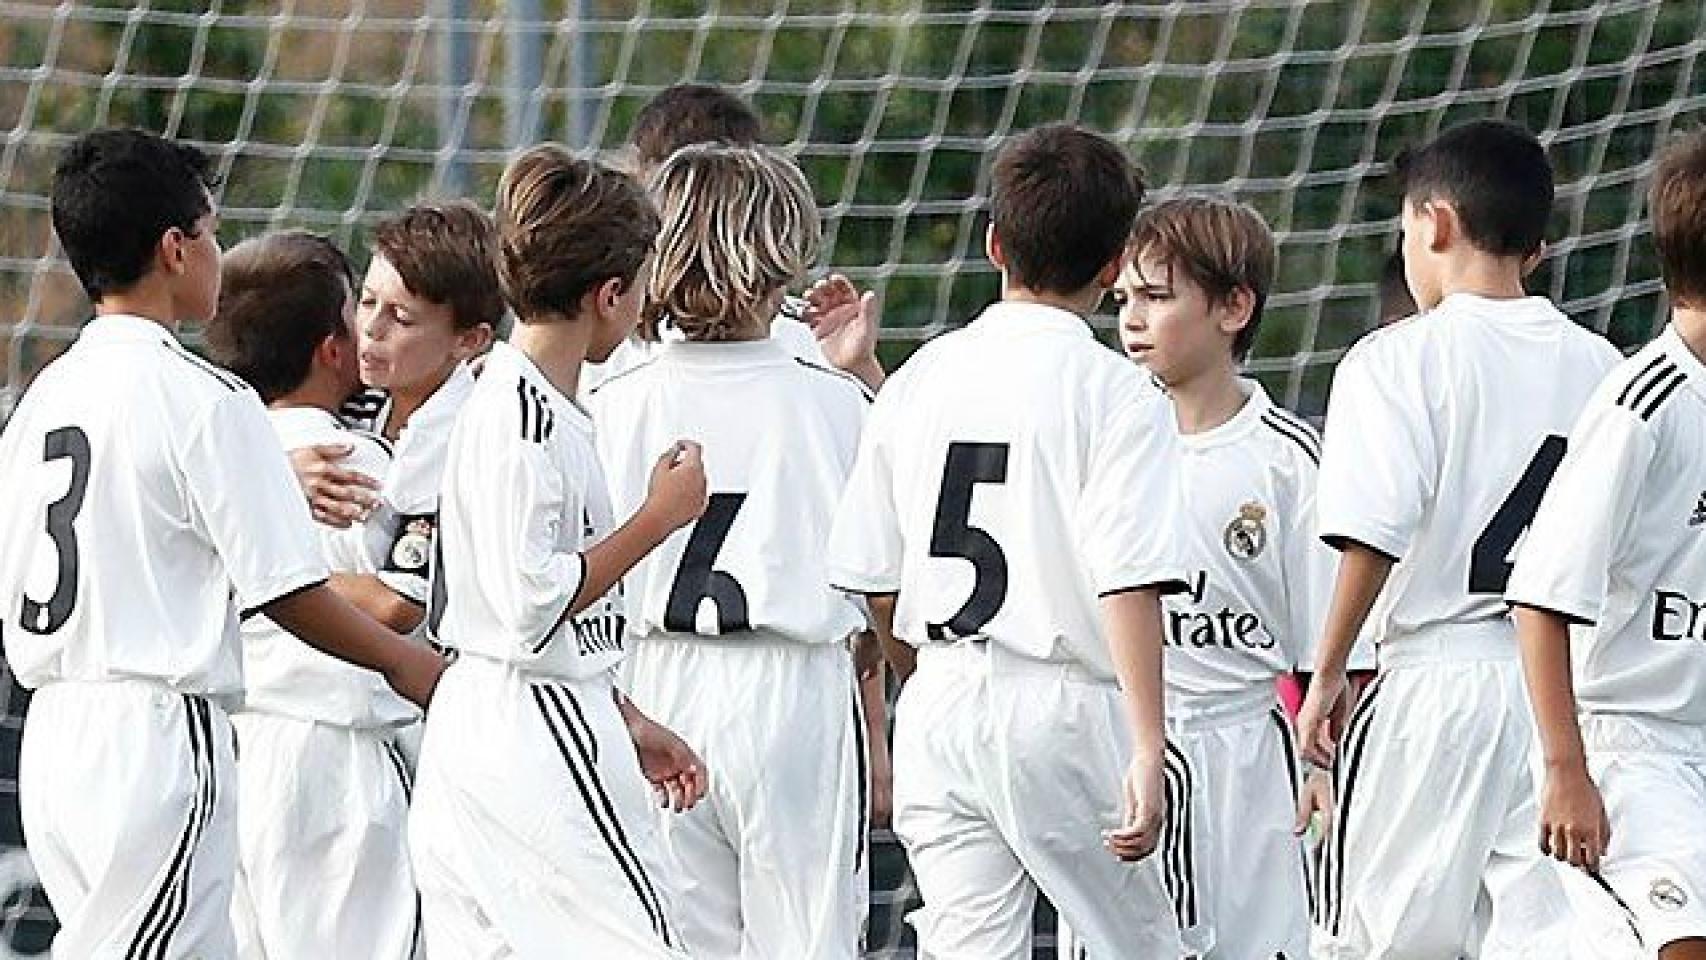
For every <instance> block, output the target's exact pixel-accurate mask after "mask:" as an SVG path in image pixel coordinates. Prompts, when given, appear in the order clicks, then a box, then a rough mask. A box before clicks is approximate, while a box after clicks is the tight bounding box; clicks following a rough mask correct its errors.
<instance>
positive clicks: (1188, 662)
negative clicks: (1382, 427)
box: [1163, 380, 1367, 704]
mask: <svg viewBox="0 0 1706 960" xmlns="http://www.w3.org/2000/svg"><path fill="white" fill-rule="evenodd" d="M1244 388H1245V391H1246V393H1247V394H1248V395H1249V399H1248V400H1247V401H1245V403H1244V406H1243V408H1242V409H1240V410H1239V411H1238V413H1237V414H1236V415H1234V416H1233V417H1232V419H1230V420H1228V421H1226V422H1225V423H1223V424H1221V425H1220V426H1218V427H1215V428H1214V429H1212V430H1205V431H1202V432H1200V433H1189V434H1181V435H1180V437H1179V441H1180V447H1181V450H1180V477H1181V480H1180V484H1179V489H1180V495H1181V497H1182V498H1183V500H1184V507H1183V511H1182V513H1181V514H1180V517H1179V520H1178V522H1177V523H1176V524H1175V526H1176V527H1177V528H1178V529H1179V536H1180V537H1181V538H1182V539H1183V541H1184V546H1185V548H1186V549H1187V551H1188V555H1187V559H1188V560H1189V561H1190V562H1191V567H1190V578H1189V581H1188V582H1189V589H1188V590H1187V591H1186V592H1184V593H1175V594H1171V595H1169V596H1168V597H1167V598H1166V599H1165V601H1164V603H1165V606H1166V612H1165V613H1164V614H1163V617H1164V619H1165V622H1166V628H1167V629H1166V633H1165V634H1164V636H1165V638H1166V641H1167V660H1166V666H1167V670H1166V676H1167V691H1168V694H1169V696H1170V698H1172V699H1173V700H1174V701H1176V702H1180V703H1185V704H1193V703H1195V702H1196V701H1206V702H1209V703H1212V702H1213V701H1215V700H1217V699H1221V698H1225V697H1229V696H1236V695H1239V694H1246V693H1250V692H1251V691H1253V690H1255V689H1256V688H1258V687H1260V688H1262V689H1264V690H1271V689H1272V687H1273V680H1274V677H1276V676H1277V675H1279V674H1281V673H1287V672H1291V671H1294V670H1307V669H1309V668H1311V667H1312V666H1314V662H1315V657H1314V653H1315V640H1316V635H1317V634H1318V633H1319V632H1320V627H1321V622H1322V620H1323V619H1324V618H1325V616H1326V611H1327V603H1328V600H1329V599H1330V598H1331V596H1332V589H1333V557H1334V554H1333V550H1332V548H1330V547H1328V546H1327V545H1326V544H1325V543H1322V542H1321V540H1320V539H1319V538H1318V537H1316V536H1315V476H1316V472H1317V469H1318V468H1317V464H1318V463H1319V462H1320V457H1321V438H1320V436H1319V435H1318V434H1317V433H1316V432H1315V428H1314V427H1312V426H1310V425H1309V424H1308V423H1306V422H1304V420H1303V418H1301V417H1299V416H1297V415H1295V414H1293V413H1291V412H1289V411H1287V410H1285V409H1283V408H1280V407H1278V406H1275V405H1274V402H1273V401H1272V400H1271V399H1269V397H1268V393H1267V391H1266V390H1264V389H1263V388H1262V385H1261V384H1259V383H1257V382H1255V381H1253V380H1251V381H1245V382H1244ZM1360 649H1361V648H1360V647H1359V650H1360ZM1364 659H1365V660H1366V658H1364ZM1366 665H1367V664H1366V663H1358V664H1355V665H1354V666H1356V667H1359V668H1360V667H1363V666H1366Z"/></svg>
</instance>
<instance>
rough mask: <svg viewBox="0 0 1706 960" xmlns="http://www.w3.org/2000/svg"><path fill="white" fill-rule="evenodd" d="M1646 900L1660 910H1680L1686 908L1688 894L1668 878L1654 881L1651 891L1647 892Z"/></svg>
mask: <svg viewBox="0 0 1706 960" xmlns="http://www.w3.org/2000/svg"><path fill="white" fill-rule="evenodd" d="M1647 899H1648V900H1651V901H1652V902H1653V906H1655V907H1658V908H1659V909H1660V910H1681V909H1682V908H1683V907H1686V906H1688V892H1687V891H1686V890H1683V889H1682V888H1681V887H1679V886H1677V883H1676V881H1675V880H1672V879H1670V878H1669V877H1660V878H1658V879H1657V880H1654V881H1653V887H1652V889H1650V890H1648V891H1647Z"/></svg>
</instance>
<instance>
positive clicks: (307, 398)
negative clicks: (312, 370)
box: [267, 374, 354, 416]
mask: <svg viewBox="0 0 1706 960" xmlns="http://www.w3.org/2000/svg"><path fill="white" fill-rule="evenodd" d="M353 392H354V390H353V389H343V387H342V385H340V384H337V383H334V382H332V381H331V380H330V379H329V378H320V377H315V376H313V375H312V374H310V375H309V377H308V379H306V380H304V381H302V383H301V385H300V386H298V387H297V388H296V389H295V390H292V391H290V392H289V393H286V394H282V395H280V396H279V397H278V398H277V399H275V400H273V402H271V403H269V404H267V409H269V410H287V409H291V408H311V409H314V410H324V411H325V412H327V413H330V414H332V415H334V416H336V415H337V412H338V407H340V406H342V405H343V402H344V398H345V397H347V396H349V395H350V394H351V393H353Z"/></svg>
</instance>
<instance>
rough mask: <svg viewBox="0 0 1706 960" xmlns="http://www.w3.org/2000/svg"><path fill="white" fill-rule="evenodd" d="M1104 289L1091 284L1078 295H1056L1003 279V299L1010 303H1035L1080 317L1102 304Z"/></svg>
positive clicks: (1050, 291)
mask: <svg viewBox="0 0 1706 960" xmlns="http://www.w3.org/2000/svg"><path fill="white" fill-rule="evenodd" d="M1102 293H1103V291H1102V288H1101V287H1098V286H1096V285H1095V284H1091V285H1090V286H1088V287H1085V288H1084V289H1082V290H1080V291H1078V292H1077V293H1056V292H1054V291H1053V290H1031V289H1029V288H1027V287H1021V286H1019V285H1018V284H1016V283H1012V282H1010V281H1008V280H1006V279H1005V277H1003V279H1002V282H1001V299H1002V300H1005V301H1007V302H1008V303H1035V304H1040V305H1042V306H1045V307H1054V308H1055V309H1056V310H1065V311H1066V312H1067V313H1075V314H1077V315H1079V316H1080V317H1082V316H1086V315H1088V314H1089V313H1090V312H1091V311H1092V310H1095V309H1096V304H1098V303H1101V302H1102Z"/></svg>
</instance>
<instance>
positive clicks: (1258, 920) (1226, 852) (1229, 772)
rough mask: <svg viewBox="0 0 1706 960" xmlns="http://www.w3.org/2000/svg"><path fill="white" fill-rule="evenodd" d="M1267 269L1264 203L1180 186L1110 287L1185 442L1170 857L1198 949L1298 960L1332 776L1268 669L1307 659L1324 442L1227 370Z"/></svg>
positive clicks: (1263, 295)
mask: <svg viewBox="0 0 1706 960" xmlns="http://www.w3.org/2000/svg"><path fill="white" fill-rule="evenodd" d="M1274 268H1275V252H1274V240H1273V235H1272V234H1271V233H1270V232H1269V231H1268V226H1267V224H1266V223H1265V222H1263V220H1262V217H1261V214H1258V213H1257V212H1256V211H1255V210H1253V209H1251V208H1250V207H1248V206H1245V205H1243V204H1239V203H1236V202H1233V201H1231V200H1225V199H1220V198H1215V197H1204V196H1187V197H1181V198H1178V199H1173V200H1168V201H1164V202H1162V203H1160V204H1157V205H1155V206H1153V207H1150V208H1148V209H1146V210H1144V211H1143V212H1142V213H1140V214H1138V217H1137V223H1136V225H1135V226H1134V227H1133V229H1132V239H1131V261H1130V263H1128V264H1127V266H1126V268H1125V270H1124V271H1122V272H1121V274H1120V280H1119V284H1118V285H1117V286H1116V287H1115V288H1114V291H1115V292H1114V295H1115V298H1116V300H1117V301H1118V302H1119V304H1120V340H1121V342H1122V344H1123V345H1124V347H1125V349H1126V352H1127V354H1128V355H1130V356H1131V357H1132V359H1134V360H1136V361H1138V362H1139V363H1141V364H1143V365H1144V367H1145V368H1147V369H1148V371H1149V373H1150V374H1151V375H1152V376H1154V377H1155V379H1156V380H1157V381H1158V382H1159V383H1160V384H1161V385H1162V387H1163V388H1164V389H1165V390H1166V391H1167V394H1168V397H1169V398H1170V399H1171V400H1172V405H1173V415H1174V417H1175V419H1176V420H1177V422H1178V428H1179V433H1180V440H1181V443H1182V447H1183V449H1182V457H1181V463H1180V470H1181V473H1180V482H1179V489H1180V490H1181V492H1182V496H1183V501H1184V502H1183V508H1182V512H1181V514H1180V521H1179V523H1178V524H1177V525H1176V526H1177V527H1178V533H1179V536H1180V537H1181V539H1182V540H1183V542H1184V545H1185V548H1186V551H1187V553H1188V557H1187V559H1188V560H1189V561H1190V564H1191V566H1190V579H1189V590H1188V591H1186V592H1184V593H1175V594H1171V595H1169V596H1168V597H1166V598H1165V601H1164V617H1165V623H1166V631H1165V633H1164V635H1163V639H1164V642H1165V643H1166V680H1167V725H1168V734H1169V738H1170V740H1171V741H1172V742H1173V743H1174V744H1176V745H1178V747H1179V748H1180V749H1181V750H1182V751H1183V752H1184V754H1185V757H1186V759H1188V760H1189V761H1190V765H1191V769H1192V772H1193V773H1195V775H1196V777H1197V781H1196V792H1197V794H1198V795H1199V797H1200V798H1201V800H1202V804H1201V806H1200V807H1199V808H1198V811H1197V813H1198V815H1199V816H1198V820H1197V822H1196V827H1197V829H1196V831H1195V836H1194V837H1192V838H1190V841H1189V842H1190V844H1191V850H1190V854H1191V855H1190V856H1189V857H1188V858H1186V859H1185V860H1184V861H1183V862H1184V864H1185V866H1186V868H1187V869H1192V870H1193V873H1192V874H1191V876H1190V877H1189V878H1188V879H1189V880H1191V881H1192V882H1193V884H1194V885H1195V887H1196V889H1197V894H1198V895H1197V902H1198V907H1199V909H1200V912H1201V914H1202V916H1203V921H1204V925H1205V926H1207V927H1209V928H1211V929H1212V930H1213V947H1212V949H1211V950H1210V952H1208V953H1207V954H1205V955H1204V956H1206V957H1216V958H1245V957H1273V956H1276V955H1280V956H1286V957H1295V958H1299V960H1301V958H1303V957H1305V956H1307V955H1308V951H1309V883H1308V880H1309V878H1308V875H1307V868H1306V865H1305V864H1306V860H1305V856H1304V849H1303V846H1302V844H1301V843H1300V842H1299V839H1298V837H1297V834H1299V833H1301V832H1303V830H1304V829H1305V828H1307V826H1308V823H1309V819H1310V817H1311V815H1312V814H1313V813H1314V812H1316V811H1317V810H1319V811H1322V812H1327V811H1328V808H1329V805H1330V799H1331V797H1330V794H1331V787H1330V785H1329V784H1328V782H1327V777H1326V774H1325V773H1320V772H1316V773H1311V774H1310V775H1309V778H1308V784H1307V789H1306V790H1301V791H1300V786H1301V785H1302V784H1301V783H1300V781H1301V780H1302V778H1303V773H1304V768H1303V767H1302V766H1300V764H1299V762H1298V760H1299V758H1298V755H1297V746H1296V742H1295V737H1294V735H1293V732H1292V727H1291V722H1290V720H1289V719H1287V717H1286V714H1285V712H1284V711H1283V710H1282V709H1281V708H1280V706H1279V704H1278V702H1277V700H1276V690H1275V681H1276V679H1277V678H1279V677H1282V676H1300V678H1306V674H1307V671H1308V670H1309V669H1310V668H1311V666H1312V665H1313V662H1314V644H1315V636H1316V633H1317V631H1318V630H1319V628H1320V622H1321V617H1322V615H1323V614H1324V613H1325V611H1326V607H1327V598H1328V591H1329V589H1330V587H1331V582H1332V551H1331V550H1330V549H1329V548H1328V547H1327V546H1326V545H1325V544H1323V543H1321V542H1320V540H1318V539H1317V538H1316V536H1315V476H1316V472H1317V469H1318V467H1317V464H1318V463H1319V459H1320V456H1321V438H1320V437H1319V436H1318V435H1317V434H1316V432H1315V429H1314V428H1313V427H1311V426H1310V425H1309V424H1308V423H1306V422H1305V421H1304V420H1303V419H1302V418H1301V417H1298V416H1296V415H1295V414H1292V413H1291V412H1289V411H1287V410H1285V409H1284V408H1282V407H1280V406H1279V405H1277V404H1275V403H1274V402H1273V401H1272V400H1271V399H1269V397H1268V394H1267V391H1266V390H1264V389H1263V388H1262V385H1261V384H1260V383H1259V382H1257V381H1256V380H1253V379H1245V378H1242V377H1240V376H1239V374H1238V368H1239V365H1240V364H1241V363H1242V362H1243V360H1244V358H1245V357H1246V356H1247V355H1248V354H1249V351H1250V346H1251V344H1252V343H1254V342H1255V339H1256V332H1257V330H1258V328H1259V327H1260V325H1261V321H1262V307H1263V305H1264V304H1265V302H1266V300H1267V297H1268V291H1269V289H1270V287H1271V286H1272V284H1273V278H1274ZM1358 666H1359V667H1366V666H1372V663H1368V664H1358Z"/></svg>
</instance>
